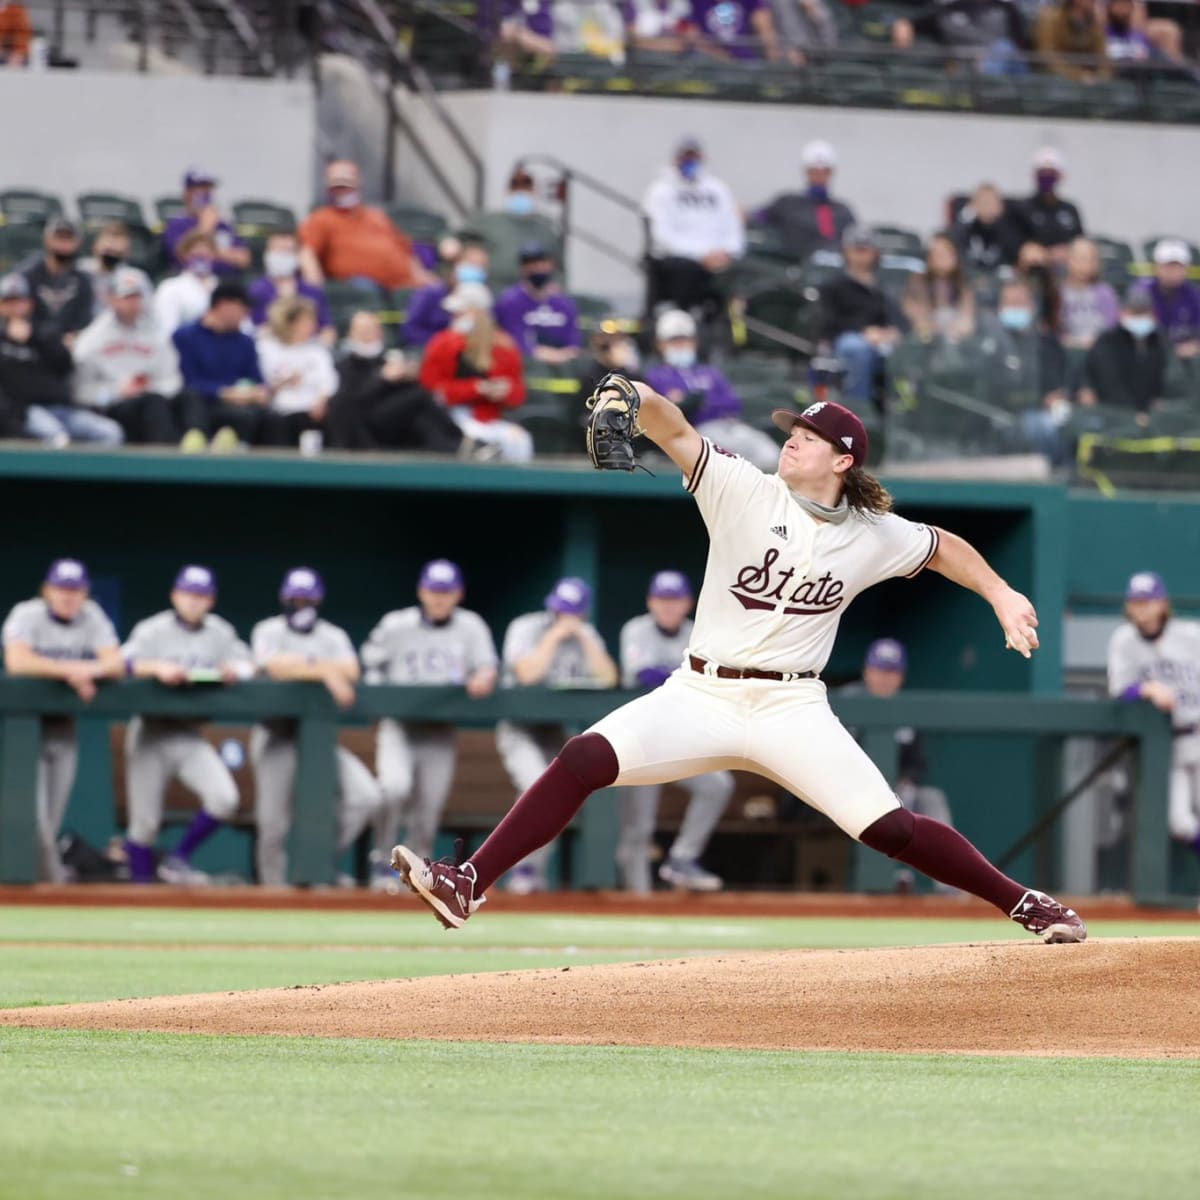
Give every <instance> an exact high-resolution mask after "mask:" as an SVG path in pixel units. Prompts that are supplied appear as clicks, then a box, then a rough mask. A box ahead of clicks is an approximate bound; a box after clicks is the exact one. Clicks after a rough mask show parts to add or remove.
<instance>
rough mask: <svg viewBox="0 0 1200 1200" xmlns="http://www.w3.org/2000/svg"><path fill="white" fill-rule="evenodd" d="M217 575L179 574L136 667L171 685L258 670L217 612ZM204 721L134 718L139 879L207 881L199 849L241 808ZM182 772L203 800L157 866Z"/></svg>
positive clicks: (195, 569) (135, 649) (132, 831)
mask: <svg viewBox="0 0 1200 1200" xmlns="http://www.w3.org/2000/svg"><path fill="white" fill-rule="evenodd" d="M216 598H217V579H216V576H215V575H214V574H213V572H212V571H210V570H209V569H208V567H201V566H196V565H192V566H187V567H184V568H183V569H182V570H181V571H180V572H179V574H178V576H176V579H175V585H174V587H173V588H172V589H171V607H170V608H168V609H166V610H165V611H164V612H160V613H157V614H156V615H155V616H153V617H147V618H146V619H145V620H144V621H140V622H138V624H137V625H135V626H134V627H133V632H132V633H131V634H130V635H129V640H128V641H127V642H126V643H125V645H124V647H123V648H122V651H121V652H122V654H123V655H124V658H125V662H126V664H127V667H128V670H129V673H130V674H131V675H133V676H135V677H136V678H138V679H157V680H158V682H159V683H162V684H165V685H166V686H167V687H183V686H185V685H193V686H199V685H202V684H214V683H216V684H234V683H237V682H238V681H239V680H245V679H249V678H250V677H251V676H252V675H253V674H254V661H253V659H252V657H251V655H250V648H249V647H248V646H247V645H246V644H245V642H243V641H242V640H241V639H240V638H239V637H238V635H237V632H236V631H235V630H234V628H233V626H232V625H230V624H229V622H228V621H225V620H222V619H221V618H220V617H218V616H217V615H216V614H215V613H214V612H213V611H212V608H213V605H214V604H215V603H216ZM202 725H203V722H202V721H192V720H177V719H174V718H169V717H134V718H133V720H132V721H130V722H129V727H128V728H127V730H126V731H125V790H126V796H127V800H128V804H129V829H128V832H127V836H126V841H125V851H126V854H127V855H128V857H129V871H130V874H131V875H132V877H133V879H134V881H135V882H137V883H150V882H152V881H153V880H154V879H155V878H156V877H157V878H160V879H162V880H163V882H165V883H181V884H202V883H204V882H205V880H206V876H205V875H204V874H203V872H201V871H197V870H196V869H195V868H194V867H193V866H192V864H191V858H192V855H193V854H194V853H195V852H196V850H197V849H198V848H199V847H200V846H201V845H202V844H203V843H204V842H206V841H207V840H208V839H209V838H210V837H211V836H212V835H213V834H214V833H215V832H216V831H217V830H218V829H219V828H220V827H221V823H222V822H223V821H228V820H229V818H230V817H232V816H233V814H234V813H235V812H236V811H237V806H238V789H237V784H236V783H235V782H234V779H233V776H232V775H231V774H230V773H229V768H228V767H226V765H225V764H224V763H223V762H222V761H221V756H220V755H219V754H218V753H217V752H216V750H214V749H213V748H212V746H211V745H209V743H208V742H207V741H206V740H205V738H204V735H203V733H201V727H202ZM175 778H179V779H180V780H181V781H182V782H183V783H184V785H185V786H187V787H188V788H189V789H190V790H191V791H193V792H195V793H196V795H197V796H199V798H200V805H201V808H200V811H199V812H198V813H197V814H196V815H195V817H193V818H192V822H191V824H190V825H189V826H188V828H187V829H186V831H185V832H184V835H183V838H182V839H181V840H180V842H179V845H178V846H176V847H175V849H174V850H173V851H172V852H171V853H170V854H169V855H168V856H167V857H166V858H165V859H164V860H163V862H162V864H161V865H160V866H159V867H158V868H157V870H156V868H155V861H154V843H155V841H156V840H157V838H158V830H159V826H160V825H161V824H162V811H163V797H164V795H165V794H166V790H167V785H168V784H169V783H170V782H171V780H172V779H175Z"/></svg>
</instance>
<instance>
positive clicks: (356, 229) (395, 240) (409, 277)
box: [300, 159, 433, 291]
mask: <svg viewBox="0 0 1200 1200" xmlns="http://www.w3.org/2000/svg"><path fill="white" fill-rule="evenodd" d="M325 189H326V194H327V198H328V200H329V203H328V204H325V205H322V206H321V207H320V208H318V209H316V211H314V212H313V213H311V214H310V215H309V217H308V219H307V220H306V221H305V222H304V224H303V225H301V226H300V270H301V272H302V273H303V275H304V278H305V279H306V280H307V281H308V282H309V283H311V284H314V285H319V284H322V283H324V282H325V280H326V279H341V280H345V281H346V282H348V283H353V284H357V285H358V286H360V287H362V288H364V289H366V290H369V291H377V290H378V289H379V288H387V289H389V290H390V289H391V288H413V287H422V286H424V285H425V284H427V283H432V282H433V277H432V276H431V275H430V274H429V273H428V272H427V271H426V270H425V268H424V267H423V266H422V265H421V261H420V259H419V258H418V257H417V254H416V252H415V251H414V249H413V244H412V240H411V239H410V238H409V237H407V236H406V235H405V234H403V233H402V232H401V231H400V230H399V229H397V228H396V226H395V225H393V224H392V222H391V219H390V218H389V217H388V215H387V213H385V212H384V211H383V210H382V209H380V208H374V207H372V206H371V205H368V204H364V203H363V201H362V178H361V176H360V174H359V170H358V165H357V164H356V163H352V162H348V161H346V160H345V159H339V160H338V161H336V162H331V163H330V164H329V166H328V167H326V168H325Z"/></svg>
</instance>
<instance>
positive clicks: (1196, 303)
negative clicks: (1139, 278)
mask: <svg viewBox="0 0 1200 1200" xmlns="http://www.w3.org/2000/svg"><path fill="white" fill-rule="evenodd" d="M1191 265H1192V252H1191V250H1190V249H1188V244H1187V242H1184V241H1180V240H1179V239H1178V238H1163V239H1162V241H1160V242H1159V243H1158V245H1157V246H1155V247H1154V278H1153V279H1152V280H1150V281H1149V282H1148V283H1146V284H1144V285H1143V286H1144V288H1145V290H1146V291H1147V292H1148V293H1149V296H1150V299H1151V302H1152V304H1153V307H1154V319H1155V321H1156V322H1157V324H1158V328H1159V330H1160V331H1161V332H1162V334H1163V335H1164V337H1165V338H1166V340H1167V341H1168V343H1170V345H1171V346H1172V347H1173V348H1174V350H1175V353H1176V354H1177V355H1178V356H1179V357H1180V358H1195V357H1196V355H1197V354H1200V288H1197V287H1196V285H1195V284H1194V283H1189V282H1188V271H1189V269H1190V268H1191Z"/></svg>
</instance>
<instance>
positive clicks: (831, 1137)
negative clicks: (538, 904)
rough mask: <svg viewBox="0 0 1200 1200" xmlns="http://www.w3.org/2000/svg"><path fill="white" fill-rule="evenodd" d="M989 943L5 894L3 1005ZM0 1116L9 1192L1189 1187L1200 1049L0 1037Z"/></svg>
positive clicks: (883, 929) (898, 934)
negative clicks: (1064, 1053)
mask: <svg viewBox="0 0 1200 1200" xmlns="http://www.w3.org/2000/svg"><path fill="white" fill-rule="evenodd" d="M1008 932H1009V929H1008V927H1007V926H1006V925H1005V924H1004V923H1003V922H1001V921H987V920H984V921H978V922H977V921H974V920H971V921H923V920H916V919H914V920H872V919H845V920H826V919H769V920H751V921H743V920H730V919H720V920H710V919H704V918H691V919H689V918H679V917H670V918H664V919H658V918H647V917H629V918H622V917H605V918H586V917H551V916H519V915H507V914H499V915H494V916H491V917H489V918H488V919H487V920H478V921H475V922H472V923H471V924H470V925H469V926H467V927H466V928H465V929H464V930H462V931H461V932H460V933H458V934H455V935H446V934H443V933H442V931H441V930H440V929H439V928H438V927H437V926H436V925H435V924H434V923H433V922H432V921H430V920H428V918H426V917H425V916H424V915H423V914H419V913H410V912H400V913H398V914H396V915H391V914H376V913H320V912H261V911H255V912H239V911H229V910H220V911H213V910H204V911H199V910H193V911H187V910H178V909H174V910H172V909H162V910H153V909H141V908H139V909H126V910H123V909H86V908H80V909H52V908H47V909H36V908H7V909H6V908H0V1006H13V1005H23V1004H57V1003H64V1002H68V1001H72V1000H82V999H105V998H114V997H127V996H142V995H156V994H165V993H185V992H194V991H227V990H235V989H241V988H250V987H271V986H280V985H287V984H299V983H317V982H329V981H334V980H352V979H354V980H356V979H374V978H394V977H401V976H415V975H432V974H453V973H459V972H467V971H481V970H499V969H514V968H516V969H519V968H523V967H537V966H547V965H568V964H569V965H578V964H583V963H592V962H613V961H620V960H629V959H647V958H659V957H677V956H679V955H681V954H703V953H713V952H717V951H727V950H731V949H738V950H749V949H756V948H757V949H776V948H781V947H789V946H870V945H909V944H921V943H931V942H949V941H967V940H978V939H996V938H999V937H1004V936H1005V935H1006V934H1007V933H1008ZM1013 932H1014V934H1015V935H1017V936H1024V935H1021V934H1020V933H1019V931H1015V930H1014V931H1013ZM1190 932H1192V929H1191V926H1189V925H1183V926H1181V925H1179V924H1178V923H1173V924H1167V923H1163V924H1162V925H1154V924H1146V923H1142V924H1137V925H1131V924H1127V923H1109V924H1107V925H1106V924H1105V923H1099V924H1098V925H1097V926H1096V927H1095V928H1094V930H1093V935H1094V936H1101V937H1103V936H1138V935H1144V936H1154V935H1161V934H1167V935H1175V936H1178V935H1180V934H1186V933H1190ZM1039 1001H1040V1004H1041V1005H1042V1006H1043V1007H1044V1010H1045V1014H1046V1020H1047V1021H1048V1022H1056V1021H1063V1020H1069V1018H1070V1014H1069V1012H1063V1011H1062V1010H1061V1009H1060V1008H1059V1006H1058V1005H1057V1004H1056V1002H1055V997H1053V996H1046V997H1041V998H1039ZM0 1112H2V1113H3V1114H4V1119H3V1121H0V1198H3V1200H9V1198H11V1200H38V1198H50V1197H55V1198H57V1197H68V1196H69V1197H72V1200H75V1198H77V1197H80V1196H82V1197H86V1200H104V1198H107V1197H154V1198H158V1197H164V1198H165V1197H171V1198H172V1200H175V1198H182V1197H187V1198H191V1197H208V1196H220V1197H221V1198H222V1200H241V1198H242V1197H246V1198H250V1200H259V1198H265V1197H275V1196H278V1197H284V1196H286V1197H288V1198H289V1200H298V1198H305V1200H307V1198H309V1197H312V1198H322V1200H324V1198H326V1197H341V1196H362V1195H367V1194H370V1193H373V1192H375V1191H379V1192H381V1193H385V1194H391V1195H396V1196H399V1197H405V1198H412V1200H420V1198H422V1197H442V1196H445V1197H461V1196H464V1195H468V1196H478V1197H480V1198H481V1200H488V1198H492V1197H495V1198H505V1200H534V1198H541V1197H545V1198H547V1200H585V1198H586V1200H593V1198H594V1200H608V1198H617V1197H621V1198H624V1197H630V1198H634V1197H638V1198H640V1197H664V1198H665V1197H680V1198H684V1197H687V1198H696V1200H702V1198H708V1197H713V1198H716V1197H721V1198H722V1200H724V1198H726V1197H728V1196H730V1195H736V1196H741V1197H771V1198H774V1197H788V1198H792V1197H847V1198H854V1200H868V1198H872V1200H873V1198H876V1197H879V1198H883V1197H896V1198H900V1197H914V1198H922V1200H926V1198H927V1200H940V1198H942V1197H945V1198H947V1200H949V1198H954V1200H960V1198H964V1197H986V1198H991V1197H1002V1196H1003V1197H1011V1196H1020V1195H1023V1194H1026V1193H1028V1194H1030V1195H1033V1194H1036V1195H1038V1196H1039V1197H1043V1198H1045V1200H1074V1198H1076V1197H1078V1198H1079V1200H1109V1198H1112V1200H1116V1198H1125V1197H1129V1198H1133V1197H1138V1198H1141V1197H1175V1196H1185V1195H1190V1194H1192V1193H1193V1191H1194V1190H1195V1186H1196V1184H1195V1181H1196V1180H1197V1179H1198V1178H1200V1142H1198V1141H1197V1139H1196V1136H1195V1130H1196V1123H1197V1119H1198V1118H1200V1063H1198V1062H1194V1061H1175V1062H1136V1061H1122V1060H1117V1059H1094V1060H1080V1059H1073V1060H1064V1059H1029V1058H975V1057H950V1056H945V1057H932V1056H887V1055H874V1054H872V1055H867V1054H860V1055H844V1054H786V1053H764V1052H751V1051H747V1052H734V1051H700V1050H664V1049H642V1048H638V1049H634V1048H622V1047H572V1046H497V1045H487V1044H459V1043H403V1042H373V1041H343V1040H324V1039H315V1038H299V1039H297V1038H290V1039H283V1038H216V1037H204V1036H197V1037H183V1036H162V1035H132V1034H110V1033H105V1034H98V1033H81V1032H48V1031H28V1030H17V1029H0Z"/></svg>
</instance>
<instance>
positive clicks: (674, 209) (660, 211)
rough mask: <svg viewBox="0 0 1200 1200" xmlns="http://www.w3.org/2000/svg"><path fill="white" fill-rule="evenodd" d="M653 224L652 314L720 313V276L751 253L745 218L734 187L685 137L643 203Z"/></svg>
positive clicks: (693, 141)
mask: <svg viewBox="0 0 1200 1200" xmlns="http://www.w3.org/2000/svg"><path fill="white" fill-rule="evenodd" d="M642 206H643V209H644V210H645V213H646V216H647V217H648V218H649V221H650V241H651V256H652V257H651V259H650V267H649V275H648V277H649V311H650V312H651V313H653V311H654V309H655V307H656V306H657V305H659V304H669V305H670V306H671V307H672V308H682V309H686V310H691V309H694V308H703V309H706V310H707V311H709V312H715V311H716V309H718V308H719V307H720V304H721V296H720V291H719V289H718V285H717V279H718V277H719V276H720V275H721V274H722V273H723V272H724V271H727V270H728V269H729V267H730V266H731V265H732V264H733V262H734V260H735V259H738V258H741V256H742V255H743V254H744V253H745V249H746V230H745V227H744V225H743V223H742V214H741V212H740V211H739V209H738V206H737V202H736V201H735V200H734V198H733V193H732V192H731V191H730V190H729V187H728V185H727V184H726V183H725V182H724V181H723V180H720V179H718V178H716V176H714V175H710V174H709V173H708V171H707V170H706V169H705V166H704V151H703V149H702V147H701V145H700V143H699V142H698V141H697V140H696V139H695V138H691V137H689V138H685V139H684V140H683V141H681V142H680V143H679V145H678V146H677V147H676V149H675V158H674V161H673V162H672V163H671V165H670V166H669V167H666V168H665V169H664V170H663V172H662V174H661V176H660V177H659V178H658V179H657V180H656V181H655V182H654V183H652V184H651V185H650V188H649V190H648V191H647V192H646V196H645V199H644V200H643V202H642Z"/></svg>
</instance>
